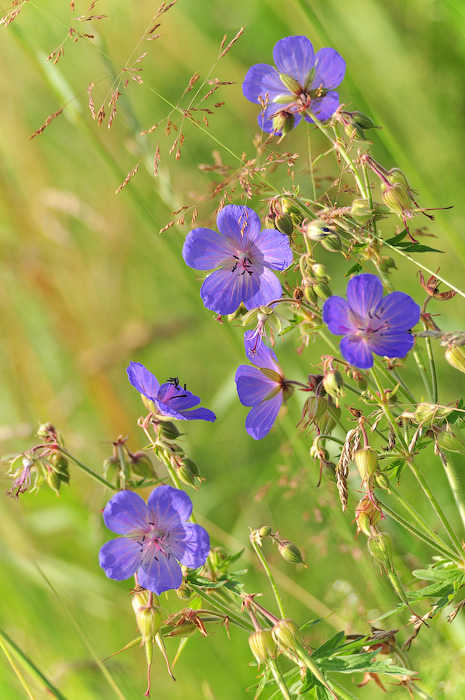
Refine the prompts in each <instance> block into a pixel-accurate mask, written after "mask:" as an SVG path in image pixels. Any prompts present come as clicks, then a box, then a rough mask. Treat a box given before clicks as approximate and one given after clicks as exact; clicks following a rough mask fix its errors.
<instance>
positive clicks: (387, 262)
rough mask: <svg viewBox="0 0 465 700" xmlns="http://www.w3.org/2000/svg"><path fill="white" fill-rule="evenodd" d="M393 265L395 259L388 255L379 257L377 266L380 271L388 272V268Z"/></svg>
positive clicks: (394, 264)
mask: <svg viewBox="0 0 465 700" xmlns="http://www.w3.org/2000/svg"><path fill="white" fill-rule="evenodd" d="M395 267H396V263H395V261H394V260H393V259H392V258H389V257H385V258H381V260H380V261H379V263H378V268H379V269H380V270H381V272H389V270H391V269H392V268H395Z"/></svg>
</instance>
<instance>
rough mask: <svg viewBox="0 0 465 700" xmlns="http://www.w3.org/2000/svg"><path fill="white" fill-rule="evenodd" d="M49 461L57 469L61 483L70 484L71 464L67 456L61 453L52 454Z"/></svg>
mask: <svg viewBox="0 0 465 700" xmlns="http://www.w3.org/2000/svg"><path fill="white" fill-rule="evenodd" d="M49 461H50V462H51V463H52V464H53V466H54V467H55V469H56V473H57V474H58V476H59V478H60V481H61V482H62V483H64V484H69V462H68V459H67V458H66V457H65V455H63V454H61V452H52V454H51V455H50V457H49Z"/></svg>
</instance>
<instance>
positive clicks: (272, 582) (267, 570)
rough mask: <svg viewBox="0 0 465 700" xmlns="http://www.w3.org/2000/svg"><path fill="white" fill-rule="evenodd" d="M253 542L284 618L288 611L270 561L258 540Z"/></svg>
mask: <svg viewBox="0 0 465 700" xmlns="http://www.w3.org/2000/svg"><path fill="white" fill-rule="evenodd" d="M251 543H252V547H253V548H254V551H255V554H256V555H257V557H258V558H259V559H260V562H261V564H262V566H263V568H264V569H265V573H266V575H267V577H268V581H269V582H270V586H271V588H272V590H273V593H274V597H275V598H276V603H277V605H278V609H279V614H280V615H281V618H282V619H284V618H285V617H286V613H285V612H284V606H283V603H282V600H281V595H280V593H279V590H278V587H277V585H276V581H275V580H274V576H273V574H272V573H271V569H270V567H269V566H268V562H267V561H266V559H265V557H264V556H263V552H262V551H261V549H260V547H258V546H257V544H256V542H253V541H252V540H251Z"/></svg>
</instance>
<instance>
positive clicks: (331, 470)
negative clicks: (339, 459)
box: [323, 462, 337, 484]
mask: <svg viewBox="0 0 465 700" xmlns="http://www.w3.org/2000/svg"><path fill="white" fill-rule="evenodd" d="M323 474H324V475H325V477H326V478H327V479H328V481H331V482H332V483H333V484H337V474H336V465H335V464H334V462H323Z"/></svg>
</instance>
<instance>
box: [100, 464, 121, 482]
mask: <svg viewBox="0 0 465 700" xmlns="http://www.w3.org/2000/svg"><path fill="white" fill-rule="evenodd" d="M103 475H104V477H105V479H106V480H107V481H110V482H111V483H112V484H115V486H119V482H120V478H121V467H120V463H119V459H118V458H117V457H109V458H108V459H106V460H105V461H104V462H103Z"/></svg>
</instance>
